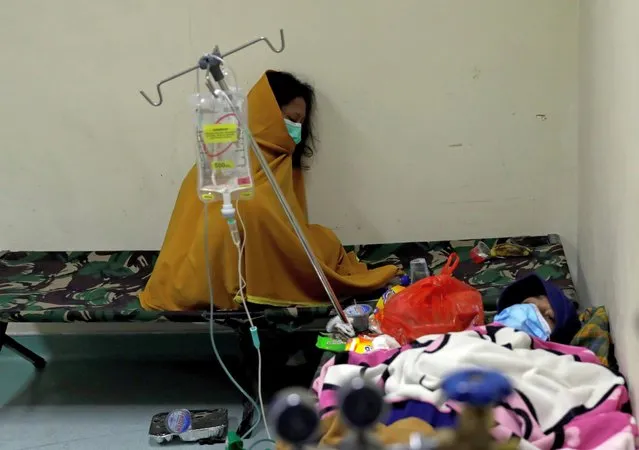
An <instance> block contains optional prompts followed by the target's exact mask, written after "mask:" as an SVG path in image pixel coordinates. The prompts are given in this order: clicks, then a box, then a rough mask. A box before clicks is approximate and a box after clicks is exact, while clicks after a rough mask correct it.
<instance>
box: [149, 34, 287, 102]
mask: <svg viewBox="0 0 639 450" xmlns="http://www.w3.org/2000/svg"><path fill="white" fill-rule="evenodd" d="M261 41H264V42H265V43H266V45H268V47H269V48H270V49H271V50H272V51H273V52H274V53H282V52H283V51H284V47H285V46H286V42H285V41H284V30H283V29H281V28H280V42H281V45H280V48H279V49H276V48H275V47H274V46H273V44H272V43H271V41H270V40H269V39H268V38H267V37H264V36H260V37H258V38H257V39H253V40H252V41H250V42H247V43H245V44H242V45H240V46H239V47H236V48H234V49H232V50H229V51H228V52H226V53H224V54H223V55H222V58H225V57H227V56H229V55H232V54H233V53H237V52H239V51H241V50H244V49H245V48H247V47H250V46H251V45H254V44H257V43H258V42H261ZM199 68H200V65H199V64H197V65H195V66H193V67H189V68H188V69H185V70H183V71H181V72H178V73H176V74H174V75H171V76H170V77H168V78H165V79H164V80H162V81H160V82H159V83H158V84H156V85H155V89H156V90H157V93H158V101H157V102H154V101H153V100H152V99H151V98H150V97H149V96H148V95H147V94H146V93H145V92H144V91H140V94H141V95H142V97H144V99H145V100H146V101H147V102H149V104H151V105H152V106H160V105H161V104H162V103H163V102H164V98H163V97H162V85H163V84H164V83H168V82H169V81H173V80H175V79H176V78H179V77H181V76H182V75H186V74H187V73H190V72H193V71H194V70H197V69H199Z"/></svg>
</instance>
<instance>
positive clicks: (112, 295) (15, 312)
mask: <svg viewBox="0 0 639 450" xmlns="http://www.w3.org/2000/svg"><path fill="white" fill-rule="evenodd" d="M512 240H513V241H515V242H518V243H523V244H524V245H527V246H528V247H530V248H532V249H533V253H532V254H531V255H529V256H525V257H524V256H522V257H508V258H503V259H494V260H489V261H486V262H484V263H482V264H475V263H474V262H472V261H471V260H470V258H469V253H470V250H471V249H472V248H473V247H474V246H475V244H476V243H477V242H478V241H479V240H463V241H437V242H413V243H402V244H372V245H360V246H354V247H352V249H353V250H354V251H356V253H357V255H358V257H359V258H360V260H361V261H363V262H365V263H367V264H368V265H369V266H372V267H377V266H380V265H384V264H395V265H397V266H399V267H400V268H404V269H406V270H407V268H408V266H409V262H410V261H411V260H412V259H414V258H420V257H423V258H426V261H427V264H428V266H429V268H430V270H431V272H432V271H438V270H439V269H440V268H441V267H442V266H443V265H444V262H445V261H446V259H447V258H448V255H449V254H450V253H451V252H453V251H454V252H457V253H458V255H459V256H460V260H461V262H460V265H459V267H458V268H457V270H456V271H455V276H457V277H458V278H460V279H462V280H464V281H466V282H467V283H469V284H470V285H472V286H474V287H475V288H477V289H478V290H479V291H480V292H481V293H482V295H483V296H484V304H485V308H486V310H487V311H491V310H494V309H495V305H496V300H497V297H498V296H499V293H500V292H501V291H502V289H503V288H504V287H505V286H507V285H508V284H510V283H511V282H512V281H513V280H514V279H516V278H518V277H521V276H524V275H526V274H528V273H531V272H537V273H538V274H540V275H542V276H543V277H544V278H546V279H550V280H553V281H554V282H555V283H556V284H557V285H558V286H560V287H561V288H562V289H564V291H565V292H566V293H567V294H568V295H569V296H570V297H571V298H574V297H575V294H574V287H573V284H572V280H571V277H570V272H569V271H568V266H567V263H566V257H565V255H564V252H563V248H562V246H561V243H560V241H559V238H558V237H557V236H556V235H550V236H538V237H525V238H513V239H512ZM483 241H484V242H486V243H487V244H488V245H492V242H494V241H495V239H484V240H483ZM157 255H158V252H153V251H119V252H8V253H6V254H4V255H2V256H0V321H5V322H6V321H9V322H10V321H16V322H76V321H83V322H113V321H118V322H134V321H141V322H149V321H166V320H168V321H175V322H199V321H207V320H208V316H209V313H208V311H185V312H151V311H145V310H143V309H142V308H141V306H140V302H139V300H138V294H139V293H140V291H141V290H142V289H143V288H144V286H145V284H146V282H147V281H148V279H149V277H150V276H151V272H152V270H153V265H154V264H155V261H156V260H157ZM380 294H381V293H380V292H376V293H373V294H371V295H370V296H369V297H368V298H358V299H357V300H358V301H366V300H370V301H374V300H376V299H377V298H378V297H379V295H380ZM351 301H352V299H351ZM252 309H253V310H255V311H256V315H257V317H258V318H259V320H261V321H266V322H268V323H272V324H276V325H280V326H282V327H284V328H285V327H286V326H294V325H295V324H297V325H299V324H304V323H310V322H312V321H313V320H317V319H321V318H326V317H328V316H329V315H330V314H331V313H332V308H331V307H330V306H328V305H327V306H326V307H315V308H300V307H292V308H268V309H263V308H260V307H259V306H258V305H254V306H253V307H252ZM487 315H488V316H490V315H489V314H487ZM244 317H245V316H244V312H243V311H219V312H217V313H216V315H215V319H216V321H218V320H219V321H220V322H227V323H228V322H229V321H239V322H242V321H243V320H244Z"/></svg>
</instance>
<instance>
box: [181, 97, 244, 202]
mask: <svg viewBox="0 0 639 450" xmlns="http://www.w3.org/2000/svg"><path fill="white" fill-rule="evenodd" d="M228 97H229V99H230V100H231V102H232V103H233V106H234V108H231V106H230V105H229V103H228V101H227V100H226V99H225V98H224V97H223V96H222V95H219V96H218V97H215V96H214V95H213V94H210V93H198V94H195V95H193V97H192V103H193V105H194V106H195V115H196V142H197V166H198V196H199V198H200V199H201V200H202V201H204V202H209V201H215V200H219V199H221V198H222V194H223V193H230V194H231V196H232V197H231V198H232V199H234V200H237V199H240V198H242V199H245V198H251V197H252V196H253V178H252V175H251V166H250V158H249V150H250V149H249V145H250V144H249V138H248V136H246V132H245V131H244V128H243V127H244V126H245V124H246V123H247V122H246V120H247V119H246V105H247V102H246V97H245V96H244V95H243V93H242V92H241V91H240V90H239V89H236V88H234V89H232V90H231V92H230V93H229V95H228ZM234 109H235V111H237V112H238V113H239V114H240V117H238V116H237V115H236V113H235V112H234Z"/></svg>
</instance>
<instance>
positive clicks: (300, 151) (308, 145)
mask: <svg viewBox="0 0 639 450" xmlns="http://www.w3.org/2000/svg"><path fill="white" fill-rule="evenodd" d="M266 78H267V79H268V82H269V84H270V85H271V90H272V91H273V94H274V95H275V100H276V101H277V104H278V106H279V107H280V108H281V107H283V106H285V105H288V104H289V103H290V102H291V101H293V100H294V99H295V98H297V97H301V98H303V99H304V102H305V103H306V118H305V119H304V125H303V126H302V140H301V141H300V143H299V144H297V145H296V146H295V150H294V151H293V167H296V168H303V169H307V168H308V167H307V166H306V165H305V164H304V162H303V159H304V158H311V157H312V156H313V153H314V152H315V150H314V148H313V144H314V143H315V136H314V134H313V131H314V130H313V111H314V108H315V90H314V89H313V86H311V85H310V84H307V83H304V82H302V81H300V80H298V79H297V78H296V77H295V76H294V75H293V74H290V73H288V72H278V71H276V70H269V71H267V72H266Z"/></svg>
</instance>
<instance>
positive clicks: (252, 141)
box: [209, 81, 350, 324]
mask: <svg viewBox="0 0 639 450" xmlns="http://www.w3.org/2000/svg"><path fill="white" fill-rule="evenodd" d="M219 84H220V86H221V87H222V89H215V91H214V92H212V94H213V95H215V96H218V95H222V96H223V97H224V99H225V100H226V102H227V103H228V105H229V107H230V108H231V110H232V111H233V112H234V113H235V115H236V116H237V118H238V122H239V123H240V126H241V127H242V129H243V130H244V132H245V133H246V135H247V136H248V137H249V139H250V144H251V147H252V148H253V154H254V155H255V157H256V158H257V160H258V162H259V163H260V166H261V167H262V170H263V172H264V174H265V175H266V178H267V179H268V182H269V183H270V185H271V188H272V189H273V192H275V196H276V197H277V199H278V200H279V202H280V205H281V206H282V209H283V210H284V213H286V217H287V218H288V221H289V222H290V224H291V226H292V227H293V231H294V232H295V234H296V235H297V238H298V239H299V240H300V243H301V244H302V247H303V248H304V252H306V256H307V257H308V260H309V261H310V263H311V265H312V266H313V269H314V270H315V273H316V274H317V277H318V278H319V280H320V282H321V283H322V286H323V287H324V290H325V291H326V295H328V298H329V300H330V301H331V303H332V305H333V308H335V311H336V312H337V314H338V315H339V316H340V318H341V319H342V322H344V323H346V324H350V322H349V320H348V317H347V316H346V313H344V310H343V309H342V305H341V304H340V302H339V300H338V298H337V296H336V295H335V291H333V288H332V287H331V284H330V282H329V281H328V278H326V274H325V273H324V270H322V266H321V265H320V262H319V261H318V259H317V257H316V256H315V253H313V249H312V248H311V246H310V244H309V243H308V240H306V237H305V236H304V232H303V231H302V228H301V226H300V224H299V222H298V221H297V218H296V217H295V215H294V214H293V212H292V211H291V207H290V206H289V205H288V203H287V201H286V198H285V197H284V194H283V193H282V189H280V185H279V184H278V182H277V179H275V175H273V172H272V171H271V168H270V167H269V165H268V162H267V161H266V159H265V158H264V155H263V154H262V151H261V150H260V147H259V145H258V144H257V142H255V138H254V137H253V134H252V133H251V132H250V130H249V129H248V127H247V126H246V124H245V123H242V121H241V120H240V117H241V116H240V114H239V111H238V110H237V108H236V107H235V105H234V104H233V102H232V101H231V99H230V98H229V96H228V95H227V93H226V92H225V91H226V90H228V86H227V87H226V88H225V86H226V83H224V82H223V81H222V82H219ZM209 89H210V86H209Z"/></svg>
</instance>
